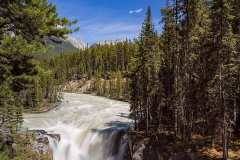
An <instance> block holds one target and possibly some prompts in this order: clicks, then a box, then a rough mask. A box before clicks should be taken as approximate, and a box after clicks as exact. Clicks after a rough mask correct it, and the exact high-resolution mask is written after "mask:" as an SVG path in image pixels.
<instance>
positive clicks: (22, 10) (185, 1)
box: [0, 0, 240, 160]
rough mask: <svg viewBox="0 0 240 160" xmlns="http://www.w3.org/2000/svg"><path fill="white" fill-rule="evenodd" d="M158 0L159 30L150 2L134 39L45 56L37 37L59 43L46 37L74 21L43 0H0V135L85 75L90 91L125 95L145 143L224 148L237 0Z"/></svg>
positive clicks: (232, 90)
mask: <svg viewBox="0 0 240 160" xmlns="http://www.w3.org/2000/svg"><path fill="white" fill-rule="evenodd" d="M166 3H167V6H166V7H165V8H163V9H161V13H162V20H161V22H160V23H162V24H163V26H164V27H163V30H162V32H161V33H157V32H156V28H155V27H154V24H153V20H152V13H151V8H150V7H149V8H148V10H147V15H146V18H145V20H144V23H143V25H142V30H141V33H140V34H139V37H138V38H136V39H134V40H127V39H126V40H123V41H118V42H110V43H105V44H100V43H99V44H97V43H96V44H94V45H92V46H90V47H87V48H85V49H80V50H78V51H76V52H74V53H61V54H58V55H56V54H55V55H54V56H52V55H51V56H50V55H49V53H47V50H48V49H47V48H48V47H47V44H46V41H44V39H45V38H48V39H50V40H52V41H53V42H54V43H61V42H59V41H56V42H55V39H54V38H52V37H58V38H64V37H65V35H66V34H68V33H71V32H73V29H72V30H71V29H69V28H71V27H70V26H72V25H73V24H75V23H76V22H75V21H73V22H71V21H68V20H67V19H65V18H63V19H61V18H59V17H58V15H57V13H56V8H55V6H54V5H52V4H49V3H48V1H47V0H38V1H32V0H30V1H29V0H20V1H16V0H13V1H8V0H0V135H1V136H0V138H1V139H4V137H6V135H7V136H10V137H15V136H16V133H17V132H18V130H19V128H20V127H21V123H22V114H23V112H29V111H34V110H39V109H41V108H42V107H46V106H51V105H53V104H55V103H56V102H58V101H60V100H61V91H62V89H63V88H64V85H65V84H66V83H68V82H69V81H74V80H83V79H84V80H90V81H91V82H92V84H91V85H92V86H91V89H90V90H89V93H96V94H97V95H100V96H106V97H110V98H115V99H120V100H125V101H129V103H130V111H131V115H130V116H131V117H132V118H133V119H134V129H133V130H132V131H131V132H130V134H131V136H133V137H138V138H139V137H140V138H139V139H142V140H147V145H148V146H149V148H151V149H152V150H154V148H155V149H156V148H157V150H159V151H162V152H167V151H166V150H164V149H162V148H161V146H162V145H169V146H170V144H171V143H174V144H175V145H176V146H177V147H179V148H181V149H183V150H187V149H189V148H191V149H192V148H201V147H208V146H211V147H215V148H221V149H220V152H221V154H222V159H224V160H227V159H228V157H230V158H232V157H231V155H229V152H230V151H233V148H234V147H236V146H239V139H240V134H239V133H240V47H239V41H240V1H239V0H197V1H196V0H166ZM58 25H60V26H63V27H57V26H58ZM169 137H173V138H171V140H169V142H167V144H162V141H163V139H165V140H166V139H169ZM200 142H201V144H200ZM200 145H201V146H200ZM151 149H150V150H151ZM3 150H4V148H3V147H1V146H0V152H1V151H3ZM196 150H198V149H196ZM9 156H13V155H9ZM0 157H1V156H0ZM166 157H167V156H166ZM165 159H167V158H165Z"/></svg>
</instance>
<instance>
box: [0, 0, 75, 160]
mask: <svg viewBox="0 0 240 160" xmlns="http://www.w3.org/2000/svg"><path fill="white" fill-rule="evenodd" d="M71 24H73V23H72V22H70V21H68V20H67V19H65V18H59V17H58V14H57V12H56V7H55V6H54V5H53V4H50V3H49V2H48V1H47V0H39V1H32V0H11V1H9V0H0V157H1V156H2V153H5V155H4V156H3V157H10V159H14V156H16V157H15V158H17V159H21V158H22V157H17V156H18V155H16V154H18V151H16V154H15V155H14V153H13V149H12V148H11V147H12V146H11V144H12V143H14V142H15V141H14V137H15V135H16V134H18V130H19V128H20V127H21V123H22V120H23V119H22V114H23V111H24V110H25V109H30V110H35V109H37V108H38V107H39V106H40V105H41V104H42V103H43V102H44V103H46V104H47V103H54V102H56V101H57V100H58V87H57V85H56V84H55V83H56V80H55V79H54V76H53V72H52V71H51V70H49V69H48V68H47V67H46V66H44V65H42V62H41V61H40V59H39V58H37V55H41V56H44V53H45V52H46V44H45V43H44V39H45V38H46V37H49V39H52V37H58V38H64V36H65V35H66V34H68V33H70V32H72V31H71V30H70V29H68V28H67V26H69V25H71ZM58 26H62V27H58ZM10 143H11V144H10ZM16 145H19V144H16ZM22 145H23V144H22ZM25 147H26V146H25ZM10 151H12V152H10ZM26 156H27V155H26ZM22 159H24V158H22Z"/></svg>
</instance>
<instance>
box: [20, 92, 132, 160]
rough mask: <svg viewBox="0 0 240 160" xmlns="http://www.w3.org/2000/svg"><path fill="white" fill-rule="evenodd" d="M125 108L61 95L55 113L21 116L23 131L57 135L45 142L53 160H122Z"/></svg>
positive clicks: (105, 101)
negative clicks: (61, 99)
mask: <svg viewBox="0 0 240 160" xmlns="http://www.w3.org/2000/svg"><path fill="white" fill-rule="evenodd" d="M128 115H129V104H128V103H125V102H120V101H115V100H110V99H107V98H102V97H96V96H92V95H84V94H72V93H63V101H62V103H61V105H60V106H59V107H57V108H56V109H54V110H52V111H49V112H46V113H41V114H27V115H24V124H23V125H24V127H27V128H29V129H30V130H45V131H47V132H48V133H50V134H59V135H60V137H61V138H60V141H57V140H56V139H52V138H49V141H50V147H51V149H52V151H53V159H54V160H122V159H123V156H124V153H125V152H126V147H127V143H126V141H124V138H123V137H124V130H126V129H127V128H128V127H129V125H130V123H131V120H130V119H129V118H128Z"/></svg>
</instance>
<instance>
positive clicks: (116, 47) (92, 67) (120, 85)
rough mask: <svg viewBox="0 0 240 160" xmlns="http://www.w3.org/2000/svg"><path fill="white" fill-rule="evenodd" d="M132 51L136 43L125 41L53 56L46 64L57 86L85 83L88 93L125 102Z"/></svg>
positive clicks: (135, 49) (97, 45) (127, 92)
mask: <svg viewBox="0 0 240 160" xmlns="http://www.w3.org/2000/svg"><path fill="white" fill-rule="evenodd" d="M136 51H137V45H136V43H135V42H132V41H129V40H125V41H122V42H111V43H106V44H94V45H92V46H91V47H89V48H86V49H84V50H79V52H75V53H68V54H61V55H59V56H56V57H54V58H52V59H51V60H50V61H47V63H46V65H48V66H49V68H51V69H52V70H53V72H54V75H55V79H56V80H58V81H59V84H64V83H65V82H68V81H71V80H85V81H87V80H89V81H91V83H90V84H91V87H90V90H89V92H95V93H96V94H97V95H101V96H106V97H111V98H116V99H124V100H127V99H129V89H128V86H129V78H128V73H129V70H130V61H131V58H132V57H133V55H134V53H135V52H136Z"/></svg>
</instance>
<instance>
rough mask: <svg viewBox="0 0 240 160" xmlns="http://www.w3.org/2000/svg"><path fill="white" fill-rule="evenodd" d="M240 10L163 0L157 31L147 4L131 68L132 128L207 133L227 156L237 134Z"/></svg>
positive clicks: (152, 133) (216, 2)
mask: <svg viewBox="0 0 240 160" xmlns="http://www.w3.org/2000/svg"><path fill="white" fill-rule="evenodd" d="M239 12H240V2H239V1H238V0H210V1H209V0H198V1H196V0H167V7H166V8H164V9H162V14H163V24H164V28H163V32H162V34H161V35H160V36H158V35H157V34H156V31H155V29H154V26H153V22H152V16H151V9H150V8H148V12H147V17H146V19H145V21H144V24H143V27H142V31H141V34H140V37H139V39H138V43H137V44H138V52H137V54H136V55H135V58H134V63H133V70H131V101H130V103H131V112H132V115H133V117H134V120H135V130H136V131H137V132H139V133H141V131H143V132H144V137H152V138H153V139H152V141H154V142H157V141H161V140H159V139H158V136H156V135H159V134H160V133H167V134H172V135H174V136H175V138H176V139H180V141H181V142H183V143H184V144H190V143H192V142H193V141H192V138H193V135H201V136H202V137H211V138H210V139H211V143H212V144H213V146H214V144H216V145H217V144H221V146H222V149H223V150H222V151H223V159H227V158H228V146H230V144H232V142H234V139H235V138H237V137H238V138H239V131H240V130H239V129H240V59H239V58H240V48H239V44H238V43H239V40H240V39H239V38H240V16H239ZM158 57H159V58H158ZM232 140H233V141H232ZM205 145H207V143H206V144H205Z"/></svg>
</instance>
